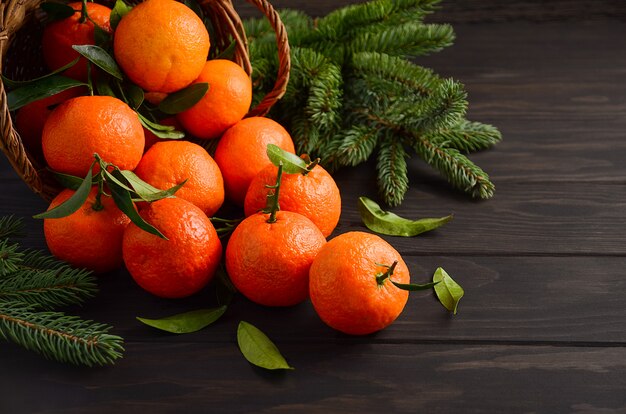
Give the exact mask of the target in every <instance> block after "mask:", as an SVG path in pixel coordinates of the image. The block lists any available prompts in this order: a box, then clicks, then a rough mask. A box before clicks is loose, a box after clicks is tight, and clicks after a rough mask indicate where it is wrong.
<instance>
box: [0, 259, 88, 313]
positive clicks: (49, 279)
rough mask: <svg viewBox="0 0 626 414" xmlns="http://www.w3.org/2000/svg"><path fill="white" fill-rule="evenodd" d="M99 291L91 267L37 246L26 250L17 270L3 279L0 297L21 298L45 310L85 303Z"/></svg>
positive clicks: (0, 283)
mask: <svg viewBox="0 0 626 414" xmlns="http://www.w3.org/2000/svg"><path fill="white" fill-rule="evenodd" d="M0 263H1V261H0ZM96 291H97V287H96V279H95V277H94V276H93V275H92V273H91V272H90V271H87V270H84V269H74V268H72V267H70V266H68V265H67V264H65V263H64V262H61V261H58V260H56V259H54V258H53V257H51V256H47V255H45V254H44V253H42V252H38V251H34V250H26V251H25V252H23V256H22V260H21V261H20V263H18V264H17V266H16V268H15V270H13V272H12V273H10V274H7V275H5V277H4V278H2V279H0V301H21V302H23V303H25V304H30V305H33V306H35V307H36V308H37V309H42V310H51V309H53V308H56V307H61V306H66V305H76V304H81V303H83V302H84V301H85V300H86V299H88V298H90V297H93V296H94V295H95V293H96Z"/></svg>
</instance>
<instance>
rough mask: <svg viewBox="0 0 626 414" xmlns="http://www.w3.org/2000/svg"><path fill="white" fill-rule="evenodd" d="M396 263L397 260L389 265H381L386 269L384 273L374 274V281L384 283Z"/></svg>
mask: <svg viewBox="0 0 626 414" xmlns="http://www.w3.org/2000/svg"><path fill="white" fill-rule="evenodd" d="M397 265H398V261H397V260H395V261H394V262H393V264H392V265H391V266H385V265H383V266H385V267H387V271H385V273H379V274H377V275H376V283H378V284H379V285H382V284H383V283H385V280H387V279H388V278H389V277H391V275H393V271H394V270H395V269H396V266H397Z"/></svg>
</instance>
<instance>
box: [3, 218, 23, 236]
mask: <svg viewBox="0 0 626 414" xmlns="http://www.w3.org/2000/svg"><path fill="white" fill-rule="evenodd" d="M23 229H24V223H23V222H22V218H21V217H15V216H13V215H11V216H3V217H0V239H5V238H7V237H19V236H21V235H22V231H23Z"/></svg>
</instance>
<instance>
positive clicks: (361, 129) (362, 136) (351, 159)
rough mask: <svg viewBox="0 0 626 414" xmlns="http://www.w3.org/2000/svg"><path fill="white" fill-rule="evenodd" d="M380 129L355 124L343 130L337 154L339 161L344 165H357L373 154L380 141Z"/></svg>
mask: <svg viewBox="0 0 626 414" xmlns="http://www.w3.org/2000/svg"><path fill="white" fill-rule="evenodd" d="M378 137H379V130H378V129H376V128H371V127H368V126H366V125H355V126H353V127H352V128H348V129H346V130H343V131H342V132H341V134H340V136H339V139H340V140H341V144H340V145H339V146H338V148H337V150H336V154H335V158H336V159H337V163H338V164H340V165H342V166H348V165H349V166H352V167H354V166H356V165H358V164H360V163H362V162H365V161H367V159H368V158H369V157H370V155H372V152H373V151H374V147H376V143H377V142H378Z"/></svg>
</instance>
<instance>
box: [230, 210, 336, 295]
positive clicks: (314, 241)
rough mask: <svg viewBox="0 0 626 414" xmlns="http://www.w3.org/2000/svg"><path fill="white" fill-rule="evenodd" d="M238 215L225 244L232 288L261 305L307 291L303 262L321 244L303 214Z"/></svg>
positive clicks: (319, 235) (309, 259) (310, 259)
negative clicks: (273, 218) (272, 217)
mask: <svg viewBox="0 0 626 414" xmlns="http://www.w3.org/2000/svg"><path fill="white" fill-rule="evenodd" d="M269 217H270V215H269V214H264V213H258V214H254V215H252V216H250V217H248V218H246V219H245V220H243V221H242V222H241V223H240V224H239V225H238V226H237V228H236V229H235V231H234V232H233V234H232V235H231V236H230V240H229V241H228V246H226V269H227V271H228V274H229V276H230V278H231V280H232V282H233V284H234V285H235V287H236V288H237V289H238V290H239V291H240V292H241V293H242V294H243V295H244V296H246V297H247V298H248V299H250V300H251V301H253V302H255V303H259V304H261V305H266V306H291V305H295V304H297V303H300V302H302V301H304V300H305V299H306V298H307V297H308V296H309V267H310V266H311V263H312V262H313V259H314V258H315V256H317V254H318V252H319V250H320V249H321V248H322V246H324V244H325V243H326V239H325V238H324V235H323V234H322V233H321V232H320V231H319V229H318V228H317V227H316V226H315V224H313V222H311V220H309V219H308V218H306V217H304V216H302V215H300V214H298V213H292V212H290V211H278V212H277V213H276V221H275V222H274V223H268V219H269Z"/></svg>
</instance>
